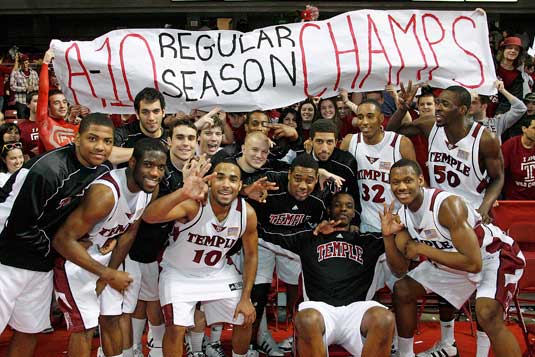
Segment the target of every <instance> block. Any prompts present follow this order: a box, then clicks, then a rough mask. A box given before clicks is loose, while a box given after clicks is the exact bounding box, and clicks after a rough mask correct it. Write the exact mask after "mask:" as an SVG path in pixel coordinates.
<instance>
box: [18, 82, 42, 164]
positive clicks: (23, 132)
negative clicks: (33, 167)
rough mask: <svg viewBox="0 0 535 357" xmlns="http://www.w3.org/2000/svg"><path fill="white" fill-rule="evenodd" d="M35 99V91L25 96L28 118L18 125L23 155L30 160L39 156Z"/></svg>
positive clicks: (36, 96) (36, 95) (36, 94)
mask: <svg viewBox="0 0 535 357" xmlns="http://www.w3.org/2000/svg"><path fill="white" fill-rule="evenodd" d="M37 98H38V93H37V91H32V92H30V93H28V94H27V95H26V105H27V106H28V110H29V112H30V116H29V117H28V120H21V121H19V123H18V125H19V128H20V141H21V142H22V146H23V151H24V155H28V157H30V158H32V157H34V156H36V155H38V154H39V128H38V127H37V122H36V121H35V115H36V113H37Z"/></svg>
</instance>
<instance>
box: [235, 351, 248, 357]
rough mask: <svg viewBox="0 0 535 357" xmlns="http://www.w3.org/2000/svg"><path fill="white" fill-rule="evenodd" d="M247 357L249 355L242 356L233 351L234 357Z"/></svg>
mask: <svg viewBox="0 0 535 357" xmlns="http://www.w3.org/2000/svg"><path fill="white" fill-rule="evenodd" d="M246 356H247V353H244V354H242V355H240V354H239V353H236V352H234V351H232V357H246Z"/></svg>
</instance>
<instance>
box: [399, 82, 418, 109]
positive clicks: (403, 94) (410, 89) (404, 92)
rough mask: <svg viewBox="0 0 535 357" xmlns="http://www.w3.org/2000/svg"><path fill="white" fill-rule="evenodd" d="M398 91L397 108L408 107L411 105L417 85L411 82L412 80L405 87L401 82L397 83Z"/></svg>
mask: <svg viewBox="0 0 535 357" xmlns="http://www.w3.org/2000/svg"><path fill="white" fill-rule="evenodd" d="M399 85H400V91H399V94H398V108H403V107H405V108H407V109H408V108H409V106H410V105H411V103H412V101H413V99H414V96H415V95H416V92H418V88H419V85H418V84H412V81H409V83H408V85H407V88H405V86H404V85H403V82H400V83H399Z"/></svg>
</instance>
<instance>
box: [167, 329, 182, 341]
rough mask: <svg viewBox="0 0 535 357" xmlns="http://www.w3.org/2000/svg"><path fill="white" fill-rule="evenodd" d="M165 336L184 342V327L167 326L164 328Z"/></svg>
mask: <svg viewBox="0 0 535 357" xmlns="http://www.w3.org/2000/svg"><path fill="white" fill-rule="evenodd" d="M165 334H166V335H168V337H170V338H171V339H173V340H179V341H182V340H184V336H185V335H186V328H185V327H184V326H177V325H169V326H165Z"/></svg>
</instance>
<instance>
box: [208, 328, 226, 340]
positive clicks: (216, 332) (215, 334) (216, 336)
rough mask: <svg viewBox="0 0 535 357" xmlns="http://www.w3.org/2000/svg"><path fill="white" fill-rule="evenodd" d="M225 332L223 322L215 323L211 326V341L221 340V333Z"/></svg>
mask: <svg viewBox="0 0 535 357" xmlns="http://www.w3.org/2000/svg"><path fill="white" fill-rule="evenodd" d="M222 332H223V324H214V325H212V326H210V338H209V339H208V341H209V343H213V342H219V341H221V333H222Z"/></svg>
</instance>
